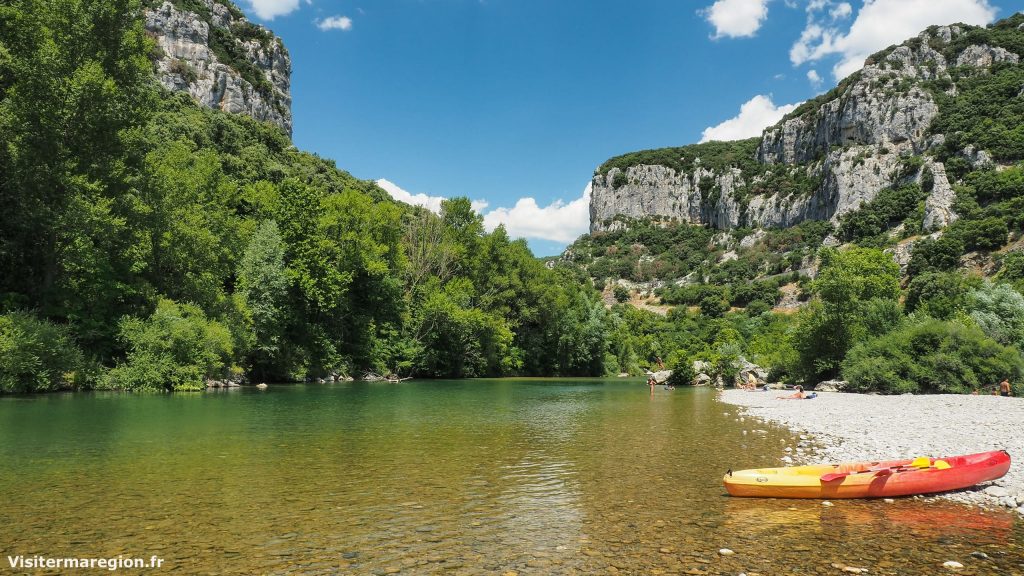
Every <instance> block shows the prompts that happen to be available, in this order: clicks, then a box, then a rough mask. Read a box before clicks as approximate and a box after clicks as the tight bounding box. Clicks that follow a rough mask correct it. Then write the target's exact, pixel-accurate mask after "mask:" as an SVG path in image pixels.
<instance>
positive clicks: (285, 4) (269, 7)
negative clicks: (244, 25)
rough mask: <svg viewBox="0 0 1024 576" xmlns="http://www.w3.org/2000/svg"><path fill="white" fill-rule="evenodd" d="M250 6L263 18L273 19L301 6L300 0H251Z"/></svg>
mask: <svg viewBox="0 0 1024 576" xmlns="http://www.w3.org/2000/svg"><path fill="white" fill-rule="evenodd" d="M249 6H251V7H252V11H253V12H255V13H256V16H257V17H259V18H260V19H262V20H273V19H274V18H277V17H278V16H285V15H288V14H291V13H292V12H294V11H295V10H297V9H298V8H299V0H249Z"/></svg>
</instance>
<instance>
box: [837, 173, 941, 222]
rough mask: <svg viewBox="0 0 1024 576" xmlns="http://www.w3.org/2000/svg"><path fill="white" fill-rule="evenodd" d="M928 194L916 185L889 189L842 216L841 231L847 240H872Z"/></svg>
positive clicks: (905, 217) (908, 214)
mask: <svg viewBox="0 0 1024 576" xmlns="http://www.w3.org/2000/svg"><path fill="white" fill-rule="evenodd" d="M915 158H917V157H915ZM925 195H926V194H925V193H924V192H923V190H922V189H921V187H920V186H917V185H916V184H915V185H911V186H902V187H900V188H886V189H885V190H882V191H880V192H879V193H878V195H877V196H875V198H874V200H872V201H870V202H866V203H864V204H862V205H861V207H860V208H859V209H857V210H855V211H853V212H849V213H847V214H845V215H844V216H842V217H841V218H840V221H841V226H840V228H839V234H840V236H842V237H843V238H844V239H845V240H849V241H854V242H862V241H864V240H868V239H873V238H874V237H876V236H878V235H880V234H882V233H883V232H885V231H886V230H888V229H890V228H892V227H894V226H896V225H898V224H899V223H900V222H903V221H904V220H906V219H908V218H910V217H911V216H912V215H913V214H914V212H915V210H916V209H917V208H918V204H919V203H920V202H921V201H922V200H924V197H925Z"/></svg>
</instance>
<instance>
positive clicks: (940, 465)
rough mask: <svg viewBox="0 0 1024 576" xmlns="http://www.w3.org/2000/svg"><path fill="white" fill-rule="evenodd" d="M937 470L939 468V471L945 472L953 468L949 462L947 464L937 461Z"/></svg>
mask: <svg viewBox="0 0 1024 576" xmlns="http://www.w3.org/2000/svg"><path fill="white" fill-rule="evenodd" d="M935 468H937V469H939V470H945V469H947V468H952V466H950V465H949V462H946V461H945V460H936V461H935Z"/></svg>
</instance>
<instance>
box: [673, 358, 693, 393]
mask: <svg viewBox="0 0 1024 576" xmlns="http://www.w3.org/2000/svg"><path fill="white" fill-rule="evenodd" d="M676 357H677V358H678V361H676V362H675V363H673V364H670V365H669V368H671V369H672V375H671V376H669V378H668V381H667V384H669V385H670V386H689V385H690V384H693V379H694V378H696V376H697V375H696V374H695V373H694V372H693V362H692V361H691V360H690V358H688V357H687V356H686V355H685V354H677V355H676Z"/></svg>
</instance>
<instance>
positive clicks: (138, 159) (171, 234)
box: [0, 0, 610, 392]
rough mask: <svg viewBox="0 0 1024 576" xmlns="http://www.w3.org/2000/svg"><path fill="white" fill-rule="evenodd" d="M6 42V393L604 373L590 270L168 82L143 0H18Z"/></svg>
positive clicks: (0, 85) (0, 106) (2, 128)
mask: <svg viewBox="0 0 1024 576" xmlns="http://www.w3.org/2000/svg"><path fill="white" fill-rule="evenodd" d="M0 40H2V44H0V142H2V143H3V146H2V147H0V205H2V206H3V207H4V209H3V212H2V213H0V313H2V315H0V390H3V391H8V392H12V391H13V392H20V391H33V390H54V389H88V388H117V389H129V390H137V389H147V388H152V389H163V388H166V389H175V390H190V389H201V388H205V387H206V381H207V380H209V379H215V380H219V379H240V378H241V377H243V376H248V378H249V379H251V380H301V379H306V378H313V377H326V376H331V375H337V376H344V375H352V376H357V377H358V376H361V375H363V374H364V373H366V372H375V373H380V374H387V373H395V374H399V375H403V376H407V375H416V376H429V377H441V376H444V377H467V376H500V375H506V374H537V375H546V374H559V375H601V374H603V373H604V371H605V357H604V355H605V350H606V349H607V343H606V340H605V333H606V330H605V327H606V324H607V323H608V322H610V320H609V317H608V314H607V313H606V311H605V308H604V307H603V305H602V304H601V303H600V302H599V300H598V298H597V295H596V293H595V292H594V291H593V290H592V288H590V287H589V285H588V283H587V282H585V281H583V280H582V279H581V278H579V277H576V276H573V275H572V272H571V271H569V270H564V269H563V270H550V269H548V268H547V267H546V266H545V265H544V264H543V263H541V262H540V261H539V260H537V259H536V258H534V257H533V255H532V254H531V253H530V251H529V250H528V248H527V246H526V244H525V242H523V241H513V240H510V239H509V237H508V235H507V234H506V233H505V231H504V230H503V229H501V228H499V229H497V230H495V231H493V232H491V233H486V232H485V231H484V228H483V225H482V219H481V218H480V216H479V215H477V214H474V213H473V211H472V210H471V208H470V203H469V201H468V200H466V199H454V200H451V201H448V202H446V203H445V205H444V208H443V210H442V211H441V214H440V215H435V214H433V213H430V212H428V211H425V210H422V209H419V208H412V207H409V206H406V205H403V204H399V203H396V202H393V201H391V200H390V199H389V198H388V197H387V195H386V194H385V193H384V192H383V191H381V190H380V189H378V188H377V187H376V186H375V185H374V184H372V183H370V182H365V181H360V180H357V179H355V178H353V177H351V176H350V175H349V174H347V173H345V172H343V171H340V170H338V169H337V168H335V166H334V165H333V163H332V162H330V161H327V160H324V159H321V158H318V157H316V156H314V155H311V154H307V153H303V152H300V151H298V150H296V149H295V148H294V147H293V146H292V144H291V142H290V141H289V139H288V138H287V137H286V136H285V135H284V134H283V133H281V132H280V131H279V130H278V129H277V128H275V127H273V126H271V125H269V124H263V123H260V122H257V121H254V120H252V119H249V118H247V117H243V116H234V115H229V114H225V113H221V112H218V111H211V110H207V109H202V108H200V107H199V106H197V105H196V104H195V103H194V102H192V101H191V99H190V98H188V97H187V96H183V95H174V94H170V93H167V92H165V91H163V90H162V89H161V88H159V86H158V85H157V83H156V82H155V81H154V78H153V69H152V62H151V59H150V54H151V52H152V50H153V45H152V40H151V39H149V38H148V37H147V36H146V35H145V34H144V32H143V30H142V26H141V22H140V18H139V6H138V3H137V2H136V1H133V0H114V1H110V0H76V1H71V2H68V1H61V2H53V1H47V0H16V1H15V2H13V3H5V4H4V5H3V6H0Z"/></svg>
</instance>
